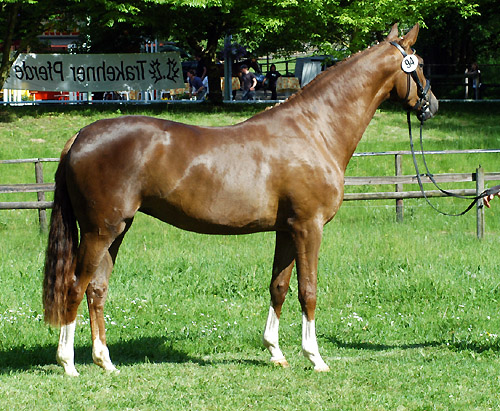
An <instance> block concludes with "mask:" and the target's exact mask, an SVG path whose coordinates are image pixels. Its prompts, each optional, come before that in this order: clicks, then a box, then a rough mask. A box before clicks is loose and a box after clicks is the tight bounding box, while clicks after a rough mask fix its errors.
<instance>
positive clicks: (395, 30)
mask: <svg viewBox="0 0 500 411" xmlns="http://www.w3.org/2000/svg"><path fill="white" fill-rule="evenodd" d="M398 36H399V30H398V23H396V24H394V26H392V29H391V31H390V33H389V34H388V35H387V37H386V38H385V39H386V41H394V40H397V39H398Z"/></svg>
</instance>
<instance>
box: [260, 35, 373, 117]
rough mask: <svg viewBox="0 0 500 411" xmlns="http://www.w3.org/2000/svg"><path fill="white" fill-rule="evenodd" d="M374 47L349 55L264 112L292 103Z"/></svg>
mask: <svg viewBox="0 0 500 411" xmlns="http://www.w3.org/2000/svg"><path fill="white" fill-rule="evenodd" d="M379 44H381V43H377V44H376V45H375V46H378V45H379ZM375 46H369V47H368V48H366V49H364V50H360V51H358V52H357V53H354V54H351V55H350V56H347V57H346V58H344V59H343V60H341V61H339V62H337V63H335V64H334V65H333V66H331V67H328V68H327V69H326V70H324V71H322V72H321V73H319V74H318V75H317V76H316V77H314V79H312V80H311V81H310V82H309V83H307V84H306V85H305V86H304V87H302V88H301V89H300V90H299V91H297V92H296V93H294V94H292V95H291V96H290V97H288V98H287V99H286V100H285V101H283V102H281V103H276V104H275V105H274V106H269V107H267V109H266V110H270V109H272V108H274V107H276V106H279V105H281V104H285V103H287V102H289V101H292V100H293V99H295V98H297V97H299V96H300V95H302V93H304V92H305V91H306V90H307V89H309V88H310V87H313V86H314V85H315V84H316V83H318V82H320V81H322V80H323V78H324V77H325V76H327V75H328V74H330V73H332V72H335V71H338V70H340V69H341V68H342V67H343V66H344V65H345V64H347V63H350V62H352V61H353V60H358V59H359V58H361V57H362V56H364V55H365V54H367V53H369V52H370V51H372V50H373V49H374V47H375Z"/></svg>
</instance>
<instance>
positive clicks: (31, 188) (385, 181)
mask: <svg viewBox="0 0 500 411" xmlns="http://www.w3.org/2000/svg"><path fill="white" fill-rule="evenodd" d="M479 153H482V154H485V153H500V149H474V150H448V151H426V152H425V154H426V155H434V154H479ZM405 155H411V152H410V151H385V152H370V153H355V154H354V156H355V157H373V156H393V157H394V164H395V175H392V176H366V177H352V176H348V177H345V186H363V185H366V186H368V185H394V187H395V191H377V192H364V193H349V192H347V193H345V194H344V201H362V200H391V199H392V200H396V218H397V220H398V221H402V220H403V214H404V213H403V210H404V206H403V200H404V199H412V198H423V197H424V194H423V193H422V192H421V191H404V190H403V186H404V185H405V184H413V185H414V184H417V183H418V181H417V177H416V176H415V175H403V174H401V170H402V164H401V162H402V157H403V156H405ZM57 161H59V159H57V158H31V159H18V160H0V165H1V164H23V163H33V164H34V166H35V180H36V183H27V184H0V194H12V193H37V201H6V202H0V210H12V209H35V210H38V212H39V221H40V228H41V230H43V231H45V230H46V229H47V217H46V210H47V209H50V208H52V206H53V203H52V201H46V199H45V193H47V192H52V191H54V188H55V185H54V183H47V182H44V179H43V163H46V162H57ZM433 178H434V180H435V181H436V182H438V183H464V182H475V183H476V188H460V189H448V190H447V191H449V192H452V193H455V194H458V195H467V196H474V195H478V194H479V193H481V192H482V191H483V189H484V185H485V182H486V181H500V172H489V173H485V172H484V170H483V169H482V168H481V167H479V168H478V169H476V170H475V171H474V172H471V173H442V174H434V175H433ZM421 179H422V182H423V183H424V184H428V183H431V180H430V178H429V177H427V176H423V177H422V178H421ZM425 196H426V197H428V198H434V197H446V194H444V193H443V192H441V191H439V190H426V191H425ZM476 216H477V236H478V237H479V238H482V237H483V236H484V231H485V224H484V210H483V207H482V200H479V201H478V202H477V207H476Z"/></svg>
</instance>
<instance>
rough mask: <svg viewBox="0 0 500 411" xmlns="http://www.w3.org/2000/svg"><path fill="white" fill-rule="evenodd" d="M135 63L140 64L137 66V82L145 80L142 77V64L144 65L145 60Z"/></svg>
mask: <svg viewBox="0 0 500 411" xmlns="http://www.w3.org/2000/svg"><path fill="white" fill-rule="evenodd" d="M137 63H139V64H140V66H137V74H138V76H139V80H145V79H146V78H145V77H144V64H146V60H137Z"/></svg>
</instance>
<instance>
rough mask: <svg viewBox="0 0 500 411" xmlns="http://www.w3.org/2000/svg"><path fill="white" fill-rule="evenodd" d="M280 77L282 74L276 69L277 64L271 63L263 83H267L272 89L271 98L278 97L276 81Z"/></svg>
mask: <svg viewBox="0 0 500 411" xmlns="http://www.w3.org/2000/svg"><path fill="white" fill-rule="evenodd" d="M279 77H281V74H280V72H279V71H277V70H276V65H275V64H271V67H270V68H269V72H268V73H267V74H266V78H265V79H264V82H263V84H266V83H267V88H268V89H269V90H271V100H277V99H278V93H277V92H276V82H277V81H278V78H279Z"/></svg>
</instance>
